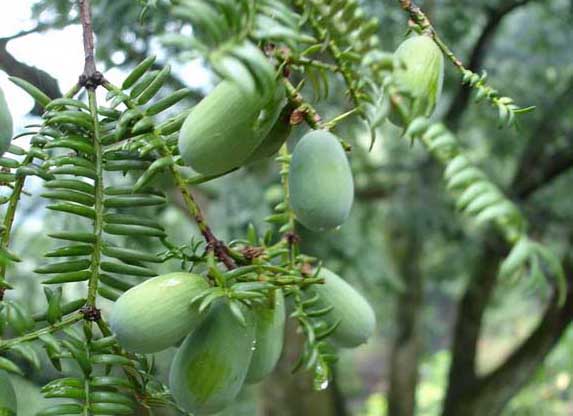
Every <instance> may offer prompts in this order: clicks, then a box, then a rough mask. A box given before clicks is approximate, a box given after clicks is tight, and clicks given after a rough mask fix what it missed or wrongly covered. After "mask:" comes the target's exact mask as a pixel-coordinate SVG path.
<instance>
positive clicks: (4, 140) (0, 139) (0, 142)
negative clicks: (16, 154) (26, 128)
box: [0, 89, 14, 156]
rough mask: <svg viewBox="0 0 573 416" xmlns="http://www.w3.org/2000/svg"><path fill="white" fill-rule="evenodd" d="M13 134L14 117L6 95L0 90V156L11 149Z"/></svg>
mask: <svg viewBox="0 0 573 416" xmlns="http://www.w3.org/2000/svg"><path fill="white" fill-rule="evenodd" d="M13 133H14V132H13V125H12V115H10V110H9V109H8V103H7V102H6V99H5V98H4V93H3V92H2V90H1V89H0V156H1V155H3V154H4V152H5V151H6V150H8V148H9V147H10V141H11V140H12V134H13Z"/></svg>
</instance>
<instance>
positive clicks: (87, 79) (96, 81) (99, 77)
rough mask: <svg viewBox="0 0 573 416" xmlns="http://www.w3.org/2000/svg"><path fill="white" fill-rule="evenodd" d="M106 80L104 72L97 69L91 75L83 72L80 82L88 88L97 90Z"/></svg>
mask: <svg viewBox="0 0 573 416" xmlns="http://www.w3.org/2000/svg"><path fill="white" fill-rule="evenodd" d="M104 81H105V78H104V76H103V74H102V73H101V72H99V71H95V72H94V73H93V74H91V75H86V74H82V75H80V79H79V80H78V84H79V85H80V86H81V87H84V88H85V89H87V90H95V89H96V88H97V87H99V86H100V85H102V84H103V83H104Z"/></svg>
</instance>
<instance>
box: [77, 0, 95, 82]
mask: <svg viewBox="0 0 573 416" xmlns="http://www.w3.org/2000/svg"><path fill="white" fill-rule="evenodd" d="M79 4H80V21H81V24H82V33H83V40H84V58H85V65H84V76H85V77H86V78H88V79H89V78H91V77H92V76H93V75H94V74H95V73H96V72H97V70H96V66H95V58H94V34H93V28H92V11H91V3H90V0H79Z"/></svg>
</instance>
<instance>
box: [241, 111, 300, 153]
mask: <svg viewBox="0 0 573 416" xmlns="http://www.w3.org/2000/svg"><path fill="white" fill-rule="evenodd" d="M291 112H292V109H291V108H290V107H289V106H286V107H284V108H283V110H282V111H281V113H280V115H279V116H278V118H277V120H276V121H275V124H274V125H273V126H272V128H271V130H270V131H269V133H268V134H267V135H266V137H265V138H264V139H263V141H262V143H261V144H260V145H259V147H257V148H256V149H255V151H254V152H253V153H251V155H250V156H249V158H248V159H247V163H251V162H256V161H258V160H262V159H266V158H268V157H271V156H273V155H274V154H275V153H277V152H278V151H279V149H280V148H281V146H282V145H283V144H284V142H286V140H287V139H288V136H289V135H290V131H291V124H290V115H291Z"/></svg>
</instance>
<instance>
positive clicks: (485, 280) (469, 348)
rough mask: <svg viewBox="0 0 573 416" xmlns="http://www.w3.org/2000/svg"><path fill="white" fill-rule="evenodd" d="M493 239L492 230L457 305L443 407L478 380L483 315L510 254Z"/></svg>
mask: <svg viewBox="0 0 573 416" xmlns="http://www.w3.org/2000/svg"><path fill="white" fill-rule="evenodd" d="M491 240H493V241H496V240H497V236H496V234H495V233H494V232H493V231H490V233H488V235H486V238H485V239H484V243H483V247H482V250H481V253H482V254H481V257H480V258H479V259H478V260H477V261H476V263H475V265H474V270H473V273H471V276H470V280H469V283H468V287H467V288H466V291H465V293H464V295H463V297H462V299H461V301H460V303H459V305H458V312H457V320H456V323H455V326H454V332H453V341H452V342H453V343H452V346H451V354H452V362H451V364H450V371H449V375H448V388H447V392H446V396H445V402H444V409H449V408H451V407H453V406H455V405H456V403H458V402H459V401H460V400H462V398H463V396H464V395H465V394H466V393H467V392H468V391H472V389H473V388H474V387H475V385H476V383H477V373H476V357H477V349H478V341H479V337H480V334H481V328H482V321H483V314H484V312H485V308H486V307H487V304H488V303H489V299H490V298H491V295H492V293H493V290H494V288H495V285H496V281H497V271H498V267H499V264H500V262H501V259H502V258H503V256H504V255H505V254H507V248H505V249H504V248H502V247H503V245H504V243H503V242H502V241H499V240H497V241H496V244H495V245H494V244H490V243H489V241H491ZM444 414H446V413H444Z"/></svg>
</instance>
